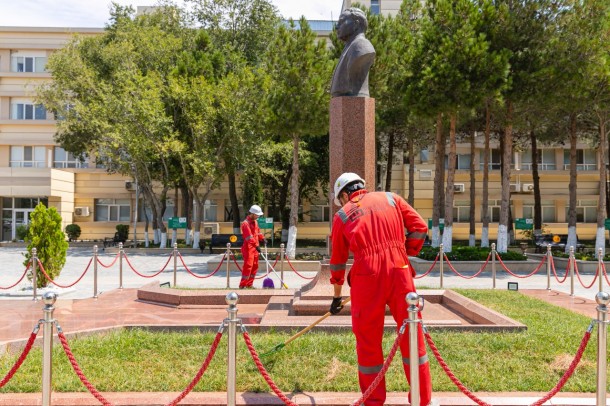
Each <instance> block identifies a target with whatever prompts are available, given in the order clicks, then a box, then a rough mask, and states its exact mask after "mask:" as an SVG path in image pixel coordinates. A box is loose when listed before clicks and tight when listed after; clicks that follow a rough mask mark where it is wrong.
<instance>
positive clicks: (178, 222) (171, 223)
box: [167, 217, 186, 228]
mask: <svg viewBox="0 0 610 406" xmlns="http://www.w3.org/2000/svg"><path fill="white" fill-rule="evenodd" d="M167 227H168V228H186V217H170V218H169V219H168V220H167Z"/></svg>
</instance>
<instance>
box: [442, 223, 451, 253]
mask: <svg viewBox="0 0 610 406" xmlns="http://www.w3.org/2000/svg"><path fill="white" fill-rule="evenodd" d="M452 238H453V226H445V229H444V230H443V251H444V252H451V250H452V249H453V247H452V241H451V240H452Z"/></svg>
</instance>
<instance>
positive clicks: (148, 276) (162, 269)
mask: <svg viewBox="0 0 610 406" xmlns="http://www.w3.org/2000/svg"><path fill="white" fill-rule="evenodd" d="M123 255H124V256H125V261H126V262H127V265H129V267H130V268H131V270H132V271H134V272H135V274H136V275H138V276H141V277H142V278H154V277H155V276H157V275H159V274H160V273H161V272H163V271H165V268H167V264H169V261H171V259H172V256H173V255H170V256H169V258H167V262H166V263H165V265H163V268H161V270H160V271H159V272H156V273H154V274H152V275H143V274H141V273H140V272H138V271H136V269H135V268H134V267H133V265H131V262H129V258H127V254H126V253H125V252H123Z"/></svg>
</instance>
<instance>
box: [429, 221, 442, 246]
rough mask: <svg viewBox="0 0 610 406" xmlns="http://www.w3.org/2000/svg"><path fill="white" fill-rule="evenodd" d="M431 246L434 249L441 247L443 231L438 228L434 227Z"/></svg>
mask: <svg viewBox="0 0 610 406" xmlns="http://www.w3.org/2000/svg"><path fill="white" fill-rule="evenodd" d="M431 245H432V246H433V247H438V246H440V245H441V230H440V229H439V227H438V226H432V241H431Z"/></svg>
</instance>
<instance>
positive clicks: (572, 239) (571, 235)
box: [565, 114, 578, 252]
mask: <svg viewBox="0 0 610 406" xmlns="http://www.w3.org/2000/svg"><path fill="white" fill-rule="evenodd" d="M577 142H578V139H577V135H576V115H575V114H570V184H569V186H568V191H569V193H570V197H569V206H568V241H567V242H566V248H565V252H570V247H576V240H577V238H576V182H577V174H576V163H577V161H576V143H577Z"/></svg>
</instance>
